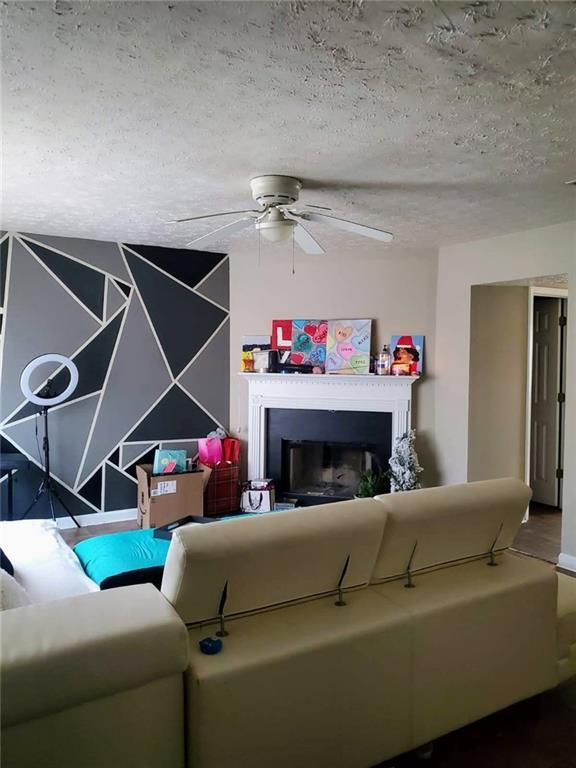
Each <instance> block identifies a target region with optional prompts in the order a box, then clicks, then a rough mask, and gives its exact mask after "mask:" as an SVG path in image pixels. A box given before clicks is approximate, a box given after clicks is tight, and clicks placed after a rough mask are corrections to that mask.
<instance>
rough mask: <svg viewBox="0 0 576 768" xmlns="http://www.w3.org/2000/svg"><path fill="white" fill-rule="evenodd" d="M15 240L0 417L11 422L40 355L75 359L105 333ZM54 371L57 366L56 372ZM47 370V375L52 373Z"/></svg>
mask: <svg viewBox="0 0 576 768" xmlns="http://www.w3.org/2000/svg"><path fill="white" fill-rule="evenodd" d="M11 239H12V256H11V259H10V282H9V284H8V286H7V294H8V302H7V311H6V315H5V318H4V322H5V338H4V350H3V359H2V391H1V394H0V413H1V414H2V420H5V419H6V418H7V417H8V416H9V415H10V414H11V413H12V412H13V411H14V409H16V408H18V407H19V406H20V404H21V402H22V393H21V391H20V374H21V372H22V370H23V369H24V367H25V366H26V365H27V364H28V363H29V362H30V360H32V359H33V358H34V357H37V356H38V355H41V354H44V353H46V352H58V353H60V354H63V355H70V354H71V353H72V352H74V351H75V350H76V349H77V348H78V347H79V346H80V345H81V344H82V343H83V342H84V341H85V340H86V339H88V338H89V337H90V336H92V335H93V334H94V332H95V331H96V330H98V329H99V325H98V323H97V322H96V321H95V320H94V319H93V318H92V317H91V316H90V314H89V313H88V312H87V311H86V310H85V309H84V307H83V306H82V305H81V304H80V303H79V302H78V301H76V299H74V298H73V297H72V296H71V295H70V293H69V292H68V291H66V290H64V289H63V288H62V286H61V285H60V284H59V283H58V282H57V281H56V280H54V279H52V277H51V274H50V272H49V271H48V270H47V269H45V268H44V267H43V266H42V265H41V264H40V262H39V261H38V260H37V259H36V258H35V256H33V255H32V254H31V252H30V251H28V250H27V249H26V248H25V247H24V246H23V245H22V243H21V242H19V241H18V240H16V239H15V238H11ZM53 370H54V367H53V368H52V372H53ZM50 372H51V371H49V370H48V369H47V368H46V370H45V371H43V373H45V374H46V375H49V374H50Z"/></svg>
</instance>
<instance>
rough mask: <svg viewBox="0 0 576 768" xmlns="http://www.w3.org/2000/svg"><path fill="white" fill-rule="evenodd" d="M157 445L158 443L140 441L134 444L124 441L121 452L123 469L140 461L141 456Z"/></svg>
mask: <svg viewBox="0 0 576 768" xmlns="http://www.w3.org/2000/svg"><path fill="white" fill-rule="evenodd" d="M155 445H156V443H138V444H132V445H130V444H126V443H124V444H123V445H122V452H121V454H120V465H121V467H122V469H126V467H129V466H130V464H134V462H135V461H138V459H139V458H140V457H141V456H144V454H145V453H148V451H149V450H150V449H151V448H153V447H154V446H155Z"/></svg>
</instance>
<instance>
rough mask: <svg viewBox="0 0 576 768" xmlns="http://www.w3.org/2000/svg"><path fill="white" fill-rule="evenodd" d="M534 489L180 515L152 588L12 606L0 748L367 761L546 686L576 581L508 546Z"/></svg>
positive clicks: (573, 654) (162, 757) (573, 666)
mask: <svg viewBox="0 0 576 768" xmlns="http://www.w3.org/2000/svg"><path fill="white" fill-rule="evenodd" d="M528 499H529V489H528V488H526V486H524V485H523V484H522V483H520V482H519V481H516V480H497V481H487V482H483V483H470V484H467V485H462V486H451V487H445V488H435V489H427V490H422V491H412V492H409V493H403V494H394V495H391V496H384V497H380V498H377V499H364V500H355V501H351V502H342V503H339V504H332V505H324V506H320V507H309V508H305V509H299V510H294V511H290V512H279V513H274V514H269V515H263V516H259V517H249V518H245V519H242V518H240V519H237V520H229V521H225V522H221V523H214V524H212V525H204V526H200V525H198V526H189V527H186V528H182V529H180V530H179V531H178V532H177V533H175V535H174V538H173V541H172V543H171V546H170V550H169V553H168V560H167V563H166V568H165V573H164V580H163V583H162V590H161V592H162V593H159V592H157V591H156V590H154V589H153V588H152V587H149V586H148V585H143V586H138V587H124V588H119V589H115V590H109V591H108V592H102V593H96V594H87V595H84V596H78V597H73V598H68V599H65V600H60V601H57V602H51V603H45V604H41V605H37V606H29V607H26V608H15V609H12V610H10V611H5V612H4V615H3V621H2V624H3V626H2V639H3V649H2V673H3V702H4V704H5V706H4V707H3V711H2V718H3V719H2V729H3V731H2V736H3V738H2V754H3V762H2V765H6V766H8V767H9V768H28V766H37V765H43V766H48V767H50V766H59V768H66V767H67V766H87V768H91V766H97V765H102V766H103V765H106V766H107V768H115V767H116V766H118V768H120V766H122V767H123V768H124V767H125V766H139V768H160V767H162V768H172V766H174V768H179V767H180V766H187V767H188V768H242V767H243V766H250V768H260V767H261V768H264V766H269V765H274V766H280V767H281V766H286V768H287V767H288V766H291V767H292V766H296V765H297V766H299V768H306V766H310V767H312V766H314V768H321V767H322V766H327V767H328V766H330V768H335V767H338V766H341V768H355V767H356V766H357V767H358V768H370V766H374V765H377V764H378V763H379V762H381V761H383V760H386V759H387V758H389V757H391V756H394V755H397V754H399V753H401V752H405V751H407V750H410V749H413V748H415V747H417V746H419V745H421V744H424V743H426V742H428V741H430V740H433V739H434V738H436V737H438V736H440V735H442V734H444V733H447V732H449V731H451V730H453V729H455V728H459V727H461V726H462V725H464V724H466V723H469V722H471V721H473V720H475V719H478V718H481V717H484V716H485V715H488V714H490V713H492V712H494V711H496V710H498V709H500V708H502V707H505V706H508V705H509V704H512V703H514V702H516V701H518V700H521V699H523V698H526V697H529V696H532V695H534V694H536V693H539V692H541V691H544V690H547V689H549V688H552V687H554V686H556V685H557V684H558V683H559V682H560V681H562V680H567V679H569V678H570V677H572V676H573V675H575V674H576V579H571V578H570V577H567V576H566V577H561V578H560V579H559V578H558V576H557V574H556V573H555V571H554V569H553V568H552V567H551V566H549V565H548V564H545V563H541V562H539V561H537V560H533V559H529V558H525V557H521V556H518V555H515V554H514V553H512V552H510V551H508V548H509V546H510V544H511V542H512V540H513V537H514V535H515V533H516V531H517V529H518V527H519V525H520V523H521V520H522V516H523V514H524V510H525V508H526V504H527V502H528ZM490 550H492V552H493V555H492V556H489V555H488V553H489V551H490ZM491 560H492V561H494V562H495V563H496V566H495V567H490V566H489V565H488V563H489V562H490V561H491ZM408 569H409V570H410V574H408V573H407V571H408ZM342 577H343V579H342V586H343V588H344V602H345V603H346V605H336V604H335V603H336V602H337V594H336V588H337V585H338V582H339V580H340V579H341V578H342ZM409 582H411V583H412V584H413V585H414V586H413V588H406V584H407V583H409ZM559 584H560V592H559V593H558V587H559ZM225 587H226V592H227V600H226V604H225V608H224V613H225V615H226V629H227V631H228V633H229V634H228V636H227V637H225V638H224V639H223V645H224V647H223V650H222V651H221V652H220V653H219V654H217V655H205V654H203V653H201V651H200V649H199V641H200V640H201V639H203V638H205V637H206V636H208V635H212V636H214V635H215V633H216V631H217V629H218V621H217V613H218V609H219V605H220V603H221V599H222V594H223V591H224V588H225Z"/></svg>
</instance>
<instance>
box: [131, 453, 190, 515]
mask: <svg viewBox="0 0 576 768" xmlns="http://www.w3.org/2000/svg"><path fill="white" fill-rule="evenodd" d="M136 476H137V478H138V525H139V527H140V528H156V527H157V526H159V525H166V524H167V523H173V522H174V521H175V520H180V518H182V517H186V515H196V516H202V515H203V514H204V473H203V472H181V473H177V474H173V475H153V474H152V465H151V464H138V466H137V467H136Z"/></svg>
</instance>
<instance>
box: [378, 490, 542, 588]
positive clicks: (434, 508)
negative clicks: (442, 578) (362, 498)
mask: <svg viewBox="0 0 576 768" xmlns="http://www.w3.org/2000/svg"><path fill="white" fill-rule="evenodd" d="M530 496H531V491H530V489H529V488H528V486H526V485H525V484H524V483H522V482H521V481H520V480H514V479H512V478H505V479H503V480H485V481H482V482H478V483H466V484H463V485H451V486H445V487H441V488H426V489H423V490H418V491H407V492H404V493H394V494H388V495H386V496H377V497H376V498H377V499H378V501H379V502H380V503H381V504H382V505H383V506H384V509H385V510H386V512H387V513H388V517H387V521H386V528H385V531H384V537H383V540H382V546H381V548H380V553H379V555H378V559H377V562H376V567H375V569H374V574H373V576H372V581H373V582H379V581H383V580H385V579H390V578H394V577H397V576H399V575H400V574H402V573H403V572H405V571H406V568H407V565H408V563H409V561H410V556H411V554H412V551H413V549H414V545H415V544H416V542H417V547H416V551H415V553H414V558H413V561H412V566H411V570H412V571H418V570H421V569H425V568H430V567H435V566H438V565H442V564H446V563H451V562H454V561H459V560H465V559H467V558H473V557H478V556H479V555H482V554H483V553H486V552H487V551H488V550H489V549H490V547H491V546H492V545H493V544H494V542H495V540H496V538H497V541H496V547H495V548H496V549H497V550H501V549H505V548H507V547H509V546H510V544H511V543H512V541H513V539H514V536H515V535H516V532H517V531H518V528H519V526H520V523H521V521H522V517H523V516H524V513H525V511H526V508H527V506H528V502H529V500H530ZM501 525H502V530H501V532H500V533H499V531H500V526H501Z"/></svg>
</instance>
